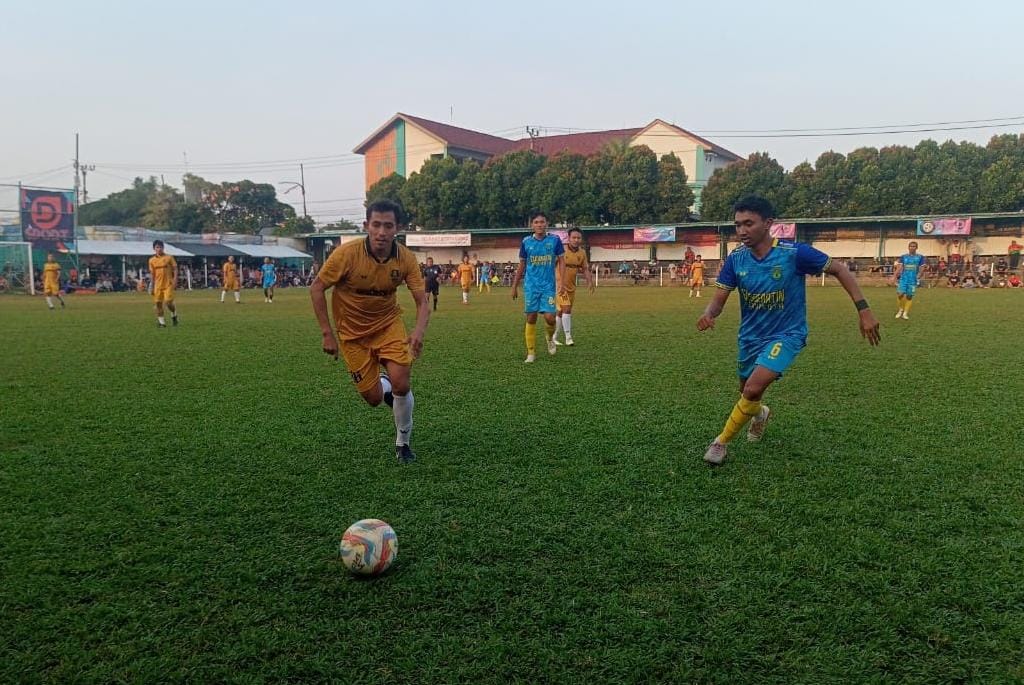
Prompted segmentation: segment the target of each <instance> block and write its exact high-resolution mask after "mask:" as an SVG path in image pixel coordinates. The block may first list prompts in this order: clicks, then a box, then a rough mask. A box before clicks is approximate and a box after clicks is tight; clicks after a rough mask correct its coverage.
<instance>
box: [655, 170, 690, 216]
mask: <svg viewBox="0 0 1024 685" xmlns="http://www.w3.org/2000/svg"><path fill="white" fill-rule="evenodd" d="M656 196H657V199H656V203H657V204H656V205H655V209H654V214H655V216H654V217H652V220H653V221H658V222H661V223H681V222H683V221H686V220H687V219H689V218H690V207H692V206H693V203H694V200H695V198H694V195H693V190H692V189H691V188H690V186H689V184H687V182H686V169H684V168H683V163H682V162H681V161H679V158H678V157H676V156H675V155H674V154H673V153H671V152H670V153H669V154H667V155H663V156H662V158H661V159H660V160H659V161H658V188H657V193H656Z"/></svg>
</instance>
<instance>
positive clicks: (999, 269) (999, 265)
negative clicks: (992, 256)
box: [996, 257, 1009, 276]
mask: <svg viewBox="0 0 1024 685" xmlns="http://www.w3.org/2000/svg"><path fill="white" fill-rule="evenodd" d="M1008 268H1009V265H1008V264H1007V263H1006V258H1005V257H1000V258H999V259H997V260H996V273H997V274H999V275H1000V276H1002V275H1004V274H1005V273H1006V270H1007V269H1008Z"/></svg>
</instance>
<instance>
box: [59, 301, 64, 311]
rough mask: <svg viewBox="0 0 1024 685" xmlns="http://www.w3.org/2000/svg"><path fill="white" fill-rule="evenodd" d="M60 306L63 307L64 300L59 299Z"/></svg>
mask: <svg viewBox="0 0 1024 685" xmlns="http://www.w3.org/2000/svg"><path fill="white" fill-rule="evenodd" d="M60 308H61V309H64V300H61V301H60Z"/></svg>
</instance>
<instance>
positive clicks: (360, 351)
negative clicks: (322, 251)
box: [310, 200, 430, 463]
mask: <svg viewBox="0 0 1024 685" xmlns="http://www.w3.org/2000/svg"><path fill="white" fill-rule="evenodd" d="M401 221H402V208H401V207H400V206H398V205H397V204H395V203H394V202H391V201H389V200H381V201H378V202H374V203H372V204H371V205H370V206H369V207H367V208H366V221H365V222H363V230H365V231H366V234H367V235H366V239H365V240H358V241H357V240H354V241H352V242H349V243H346V244H344V245H342V246H341V247H339V248H337V249H335V250H334V252H332V253H331V255H330V257H328V258H327V261H325V262H324V265H323V267H322V268H321V269H320V273H319V274H318V276H317V279H316V280H315V281H314V282H313V286H312V287H311V288H310V297H311V298H312V300H313V312H314V313H315V314H316V320H317V323H319V324H320V330H321V332H322V333H323V350H324V352H325V353H327V354H330V355H333V356H334V357H335V358H337V356H338V352H339V349H340V351H341V354H342V356H344V358H345V365H346V366H347V367H348V370H349V373H350V374H351V376H352V382H354V383H355V384H356V390H358V391H359V394H360V395H362V396H363V399H364V400H366V402H367V404H369V405H370V406H371V407H376V406H377V405H378V404H380V403H381V402H382V401H383V402H385V403H387V404H388V405H390V406H391V407H392V409H393V410H394V417H395V429H396V437H395V454H396V456H397V457H398V460H399V461H401V462H403V463H408V462H410V461H412V460H413V459H415V458H416V455H415V454H414V453H413V451H412V448H411V447H410V446H409V443H410V439H411V437H412V410H413V404H414V402H413V395H412V388H411V387H410V372H411V370H412V363H413V360H414V359H416V358H417V357H419V356H420V353H421V352H422V351H423V335H424V333H426V330H427V323H428V322H429V320H430V305H429V304H428V301H427V294H426V292H425V291H424V288H423V276H422V275H421V274H420V267H419V264H417V262H416V257H415V256H413V253H412V252H411V251H410V250H409V249H408V248H406V247H405V246H404V245H400V244H399V243H398V242H397V241H396V240H395V236H396V235H397V234H398V228H399V225H400V223H401ZM403 282H404V283H405V284H406V285H407V286H408V287H409V291H410V292H411V293H412V297H413V300H415V301H416V327H415V328H414V329H413V332H412V335H408V334H407V333H406V330H405V325H404V324H403V323H402V310H401V308H400V307H399V306H398V301H397V298H396V297H395V292H396V291H397V289H398V286H400V285H401V284H402V283H403ZM328 288H333V289H334V291H333V293H332V295H331V309H332V313H333V315H334V327H333V328H332V327H331V320H330V317H329V316H328V313H327V297H326V294H325V293H326V291H327V289H328ZM339 340H340V345H339ZM381 365H383V366H384V367H385V368H386V369H387V372H386V373H383V374H381V373H379V369H380V367H381Z"/></svg>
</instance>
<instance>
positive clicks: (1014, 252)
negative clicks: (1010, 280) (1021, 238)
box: [1007, 238, 1024, 271]
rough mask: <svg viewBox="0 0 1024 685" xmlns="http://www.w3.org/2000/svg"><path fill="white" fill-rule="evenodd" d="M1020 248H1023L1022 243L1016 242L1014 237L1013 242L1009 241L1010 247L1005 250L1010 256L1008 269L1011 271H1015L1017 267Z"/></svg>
mask: <svg viewBox="0 0 1024 685" xmlns="http://www.w3.org/2000/svg"><path fill="white" fill-rule="evenodd" d="M1021 250H1024V245H1021V244H1020V243H1018V242H1017V239H1016V238H1014V240H1013V242H1011V243H1010V249H1009V250H1007V252H1008V253H1009V256H1010V269H1011V270H1013V271H1016V270H1017V267H1018V266H1020V252H1021Z"/></svg>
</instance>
